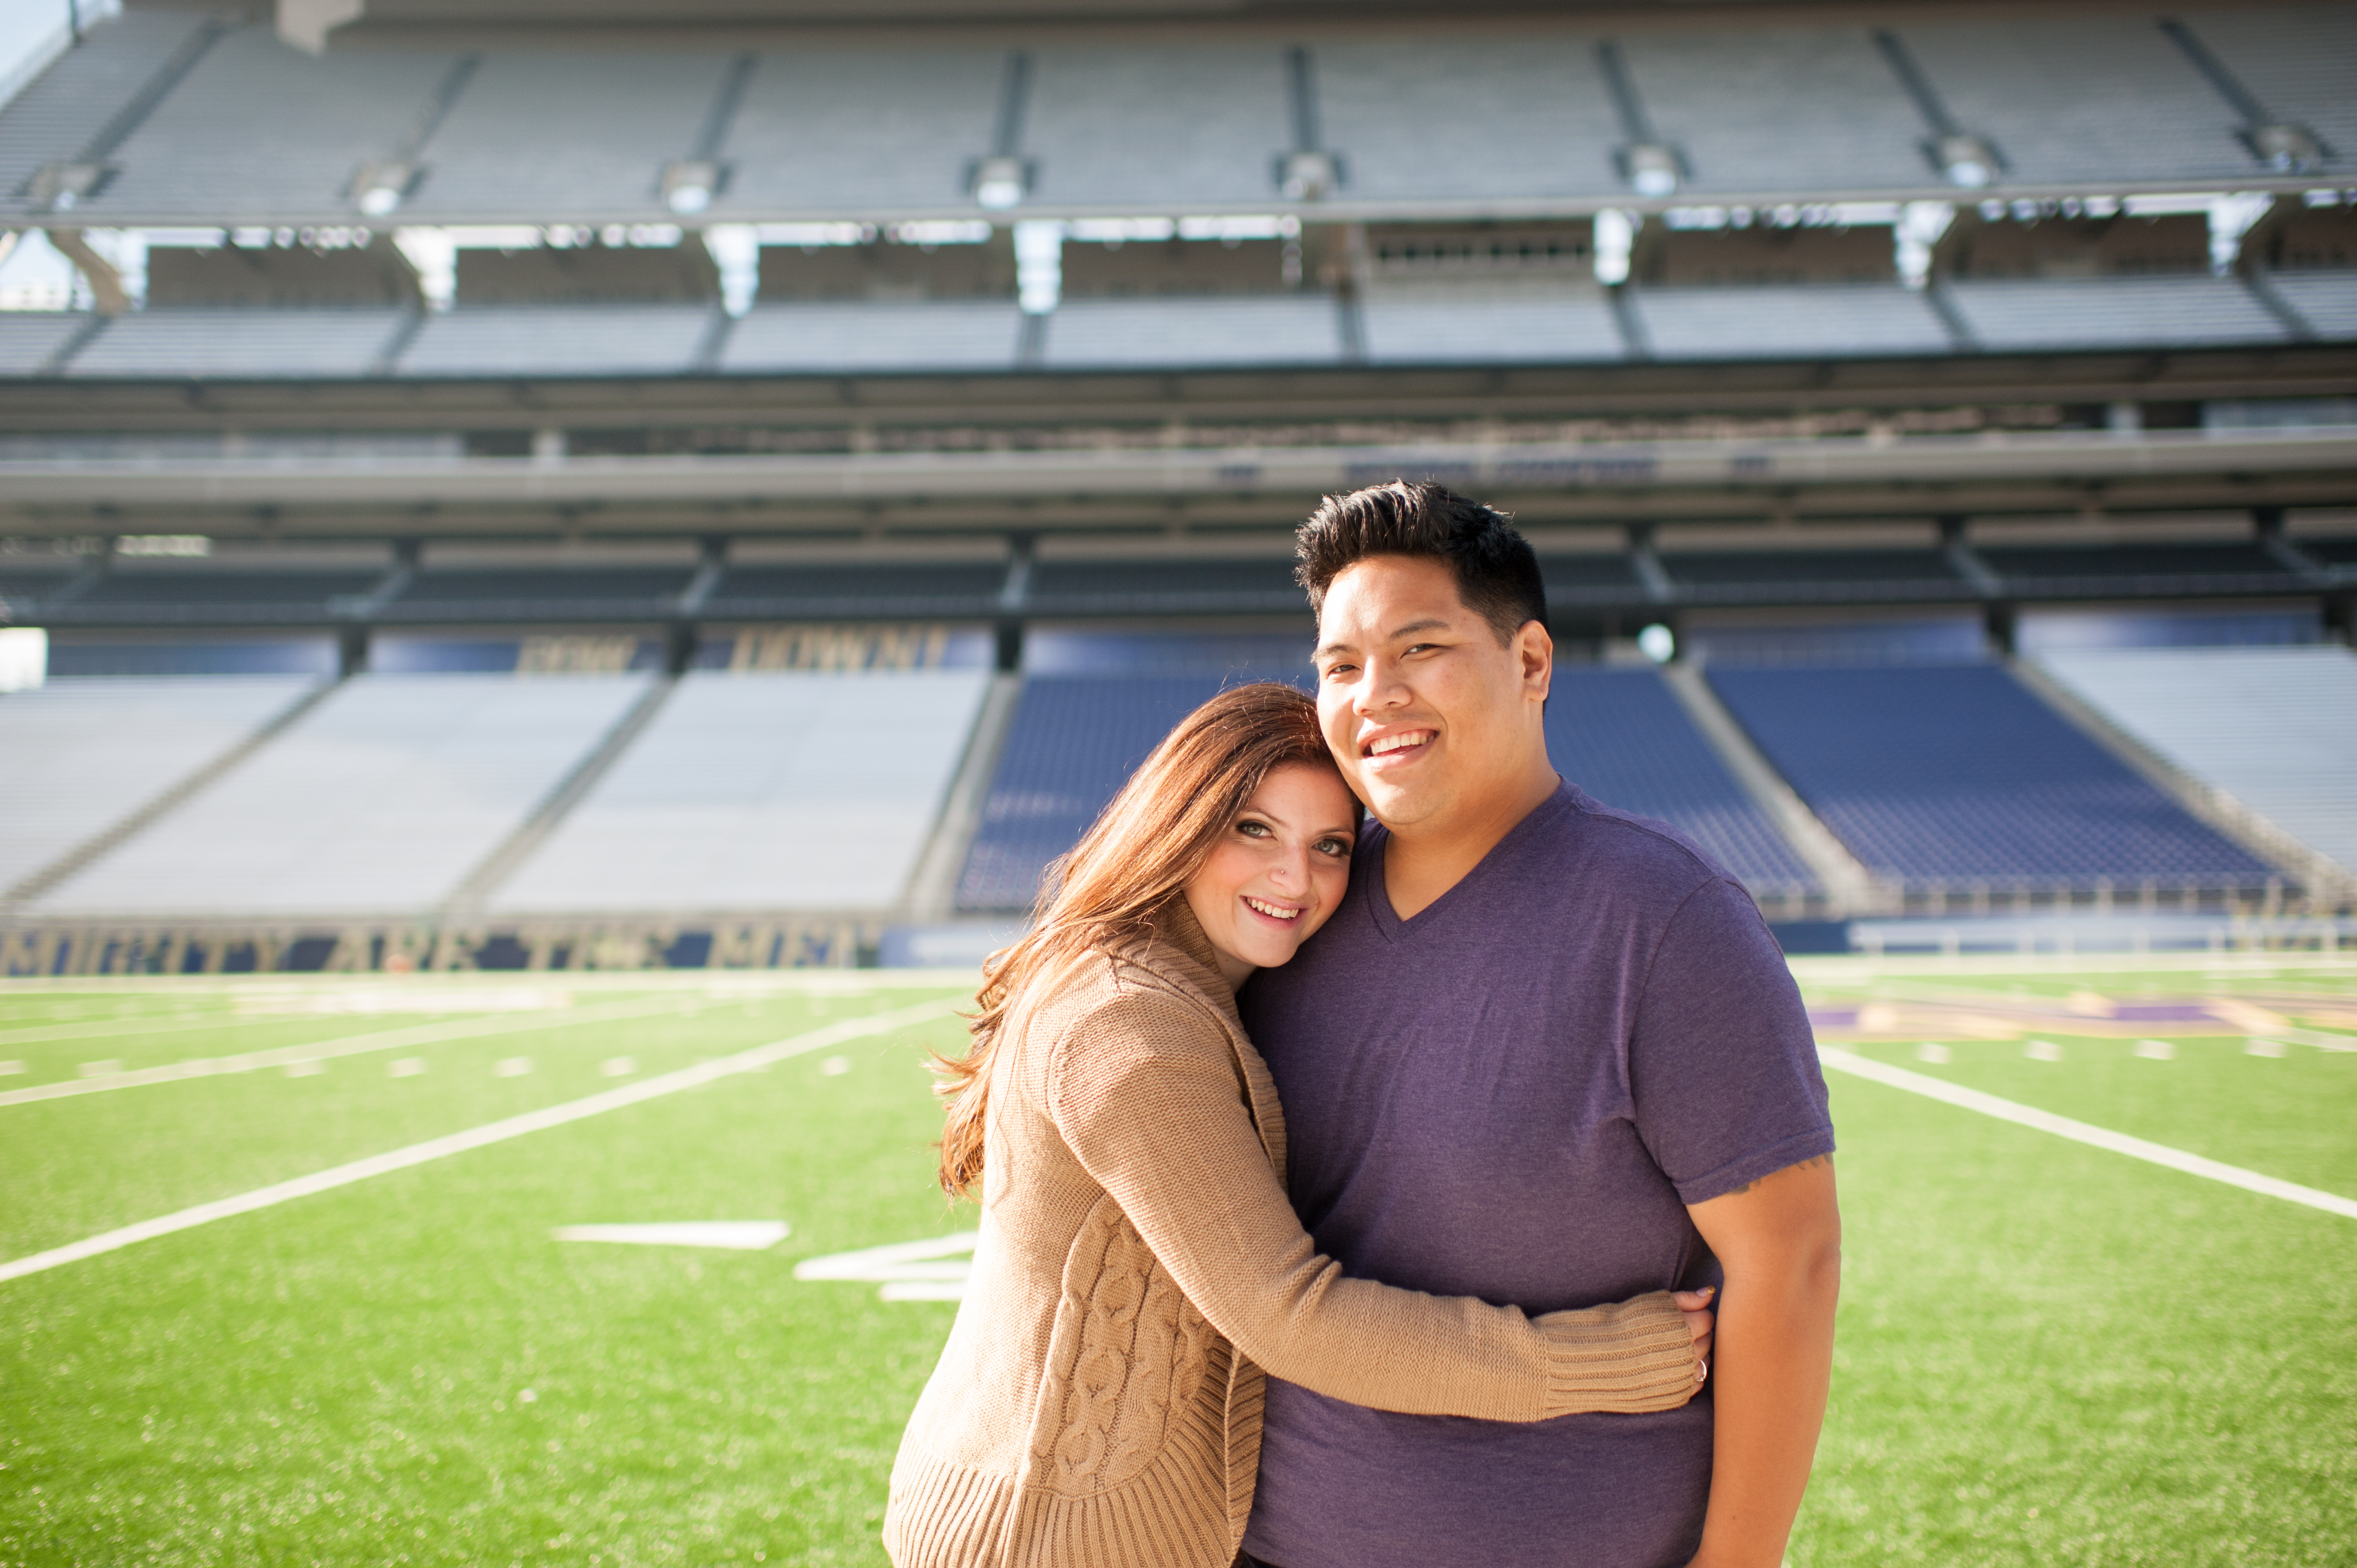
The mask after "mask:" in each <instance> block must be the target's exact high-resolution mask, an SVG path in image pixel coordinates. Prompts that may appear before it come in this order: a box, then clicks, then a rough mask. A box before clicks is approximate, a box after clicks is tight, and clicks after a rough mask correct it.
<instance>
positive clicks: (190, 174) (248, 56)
mask: <svg viewBox="0 0 2357 1568" xmlns="http://www.w3.org/2000/svg"><path fill="white" fill-rule="evenodd" d="M456 58H457V57H456V56H455V55H449V54H444V53H440V52H438V51H433V50H423V51H421V50H415V49H336V50H332V51H330V52H328V53H326V54H319V55H309V54H305V53H304V52H303V51H302V50H300V49H297V48H295V47H294V46H292V45H290V44H285V43H281V42H280V41H279V40H278V38H277V37H276V36H275V35H274V33H273V32H272V30H271V29H270V28H269V27H266V26H261V27H240V28H237V29H235V30H234V31H232V32H231V33H229V34H227V35H225V36H224V37H223V38H221V39H220V40H219V41H218V42H216V43H215V44H214V45H213V47H212V48H210V49H208V50H207V51H205V56H204V58H203V59H200V60H199V61H198V62H197V65H196V68H195V69H194V70H191V71H189V73H188V76H187V77H186V78H185V79H184V80H182V81H181V82H180V83H179V85H178V86H177V87H175V88H174V89H173V90H172V91H171V92H170V93H169V94H168V95H167V97H166V98H165V99H164V101H163V102H160V103H158V104H157V105H156V109H155V112H154V113H151V114H150V115H148V117H147V118H146V120H145V122H143V123H142V124H141V125H140V126H139V128H138V130H137V131H135V133H133V134H132V135H131V137H130V139H129V140H128V141H126V142H124V145H123V147H122V149H121V150H120V151H119V152H118V153H117V154H116V155H115V159H114V161H115V162H116V163H117V164H119V165H120V166H121V168H122V171H123V172H122V173H121V174H120V175H118V176H116V177H115V178H114V179H113V181H112V182H111V183H110V184H109V185H108V187H107V189H106V191H105V193H104V196H103V198H102V199H103V201H104V202H105V203H106V204H108V205H110V206H113V207H118V208H122V209H129V210H132V211H136V212H141V213H156V214H163V215H178V214H185V215H187V216H188V218H190V219H192V220H211V221H214V222H219V221H221V220H222V219H223V218H224V217H231V216H233V217H236V218H239V219H242V220H249V221H253V222H260V223H268V222H270V221H272V220H274V218H276V217H278V215H280V214H288V215H293V216H296V217H301V218H307V219H308V218H316V216H317V214H318V213H320V212H321V211H322V210H323V209H324V210H326V211H328V212H334V211H336V210H338V209H340V208H343V207H344V206H345V205H346V203H347V202H348V201H349V198H348V196H347V195H346V190H347V188H348V187H349V185H350V181H351V178H352V176H353V175H354V173H355V172H357V171H358V170H359V168H360V167H361V165H363V164H365V163H367V162H369V161H370V160H371V159H374V158H382V157H385V156H389V155H390V154H391V153H392V151H393V147H394V146H395V145H397V144H398V143H399V142H400V140H401V138H402V136H403V134H404V132H406V131H407V129H408V128H409V125H410V123H411V122H412V121H414V120H415V119H416V117H417V114H418V112H419V111H420V109H422V108H423V107H424V106H425V102H426V98H427V95H428V94H430V93H431V92H432V91H434V89H435V86H436V83H438V82H439V81H441V80H442V78H443V76H444V74H445V73H446V72H447V71H448V70H449V69H450V66H451V63H452V61H453V60H454V59H456ZM257 197H259V198H261V199H260V200H257V199H256V198H257ZM355 216H357V215H355Z"/></svg>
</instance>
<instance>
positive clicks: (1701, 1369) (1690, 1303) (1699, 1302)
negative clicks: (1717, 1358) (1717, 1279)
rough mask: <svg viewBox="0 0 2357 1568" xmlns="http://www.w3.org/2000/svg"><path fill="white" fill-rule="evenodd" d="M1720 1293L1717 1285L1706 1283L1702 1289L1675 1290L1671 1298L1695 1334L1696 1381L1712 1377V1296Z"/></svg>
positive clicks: (1687, 1328) (1687, 1326)
mask: <svg viewBox="0 0 2357 1568" xmlns="http://www.w3.org/2000/svg"><path fill="white" fill-rule="evenodd" d="M1716 1294H1718V1287H1717V1285H1705V1286H1703V1288H1702V1289H1700V1290H1682V1291H1673V1292H1672V1293H1671V1299H1672V1300H1674V1301H1675V1302H1676V1303H1677V1304H1678V1311H1679V1312H1681V1313H1683V1314H1684V1316H1685V1320H1686V1332H1687V1333H1689V1334H1691V1335H1693V1336H1694V1348H1695V1382H1697V1383H1700V1382H1706V1381H1707V1380H1709V1378H1710V1331H1711V1326H1712V1324H1713V1322H1714V1321H1715V1320H1714V1319H1713V1317H1712V1316H1711V1311H1710V1300H1711V1297H1712V1296H1714V1295H1716Z"/></svg>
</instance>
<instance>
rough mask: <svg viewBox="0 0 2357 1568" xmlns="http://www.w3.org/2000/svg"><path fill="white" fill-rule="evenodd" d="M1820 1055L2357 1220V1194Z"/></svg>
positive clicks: (1977, 1107)
mask: <svg viewBox="0 0 2357 1568" xmlns="http://www.w3.org/2000/svg"><path fill="white" fill-rule="evenodd" d="M1817 1059H1818V1060H1819V1061H1822V1062H1823V1063H1824V1064H1825V1066H1827V1067H1829V1068H1834V1069H1838V1070H1839V1071H1842V1072H1846V1073H1849V1074H1852V1075H1854V1076H1855V1077H1858V1078H1863V1079H1872V1080H1873V1081H1874V1082H1876V1083H1879V1084H1883V1085H1885V1086H1887V1087H1889V1088H1891V1089H1903V1090H1907V1091H1908V1092H1909V1093H1910V1094H1921V1095H1922V1096H1924V1097H1925V1098H1927V1099H1931V1100H1937V1101H1943V1103H1945V1104H1949V1105H1954V1106H1960V1107H1962V1108H1963V1109H1964V1110H1966V1111H1977V1112H1980V1113H1981V1114H1982V1115H1984V1116H1994V1117H1996V1119H1997V1120H1998V1121H2000V1122H2015V1123H2017V1124H2018V1125H2020V1126H2024V1127H2034V1128H2036V1129H2037V1130H2038V1131H2040V1132H2041V1133H2053V1134H2054V1135H2055V1136H2056V1137H2058V1138H2069V1139H2072V1140H2073V1141H2074V1142H2077V1143H2082V1144H2093V1146H2094V1147H2096V1148H2098V1149H2109V1150H2110V1151H2111V1152H2112V1153H2113V1154H2115V1155H2127V1156H2128V1157H2129V1158H2130V1159H2136V1160H2149V1161H2150V1162H2151V1163H2152V1164H2154V1165H2166V1166H2168V1167H2169V1169H2170V1170H2173V1171H2183V1172H2184V1173H2185V1174H2186V1175H2188V1176H2208V1177H2209V1178H2210V1179H2211V1180H2212V1181H2222V1182H2224V1183H2225V1184H2226V1185H2227V1186H2228V1187H2241V1188H2242V1189H2243V1190H2244V1191H2245V1192H2255V1193H2259V1194H2261V1195H2262V1196H2264V1197H2280V1198H2282V1199H2284V1200H2285V1201H2286V1202H2288V1203H2304V1204H2306V1205H2307V1206H2308V1207H2309V1208H2321V1209H2323V1210H2324V1211H2325V1212H2326V1213H2327V1214H2339V1215H2342V1216H2344V1217H2346V1218H2348V1219H2357V1198H2350V1197H2341V1195H2340V1194H2339V1193H2337V1192H2323V1191H2320V1190H2319V1189H2318V1188H2316V1187H2302V1186H2300V1185H2299V1184H2298V1182H2293V1181H2285V1180H2283V1179H2281V1178H2280V1177H2277V1176H2261V1175H2260V1174H2259V1173H2258V1172H2257V1171H2246V1170H2244V1168H2243V1167H2242V1166H2240V1165H2227V1164H2226V1163H2225V1162H2223V1161H2222V1160H2213V1159H2210V1158H2208V1157H2207V1156H2205V1155H2190V1154H2188V1153H2186V1152H2185V1151H2184V1150H2183V1149H2172V1148H2170V1147H2169V1145H2168V1144H2155V1143H2149V1142H2147V1140H2145V1139H2143V1138H2136V1137H2131V1136H2130V1135H2129V1134H2127V1133H2115V1132H2113V1131H2112V1130H2111V1129H2110V1128H2108V1127H2098V1126H2096V1125H2094V1124H2093V1122H2078V1121H2073V1120H2072V1118H2070V1117H2068V1116H2057V1115H2055V1114H2054V1112H2050V1111H2040V1110H2039V1109H2038V1108H2037V1107H2035V1106H2031V1105H2023V1104H2020V1103H2019V1102H2018V1101H2011V1100H2000V1099H1999V1098H1997V1097H1996V1095H1994V1094H1984V1093H1982V1092H1981V1091H1980V1090H1977V1089H1966V1088H1965V1087H1964V1085H1962V1084H1958V1083H1949V1082H1947V1081H1945V1080H1944V1079H1936V1078H1930V1077H1926V1076H1925V1075H1924V1074H1922V1073H1920V1072H1910V1071H1908V1070H1907V1069H1905V1068H1903V1067H1891V1066H1889V1065H1888V1064H1887V1063H1883V1062H1878V1061H1876V1060H1874V1059H1873V1058H1870V1057H1862V1056H1858V1055H1857V1054H1855V1053H1853V1052H1850V1051H1845V1050H1842V1049H1840V1048H1838V1047H1834V1046H1819V1047H1817Z"/></svg>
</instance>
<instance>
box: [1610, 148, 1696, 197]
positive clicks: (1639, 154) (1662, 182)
mask: <svg viewBox="0 0 2357 1568" xmlns="http://www.w3.org/2000/svg"><path fill="white" fill-rule="evenodd" d="M1620 162H1621V166H1622V168H1623V169H1625V170H1626V171H1627V173H1628V177H1629V188H1630V189H1631V190H1633V191H1635V192H1636V193H1637V194H1638V195H1640V196H1670V195H1673V194H1674V193H1675V192H1676V190H1677V188H1678V177H1679V175H1680V173H1681V172H1682V171H1681V166H1680V162H1679V159H1678V155H1677V150H1676V149H1675V148H1674V147H1666V146H1663V145H1662V144H1661V143H1659V142H1640V143H1638V144H1637V145H1634V146H1632V147H1630V148H1629V149H1628V150H1627V151H1625V152H1623V153H1622V154H1621V155H1620Z"/></svg>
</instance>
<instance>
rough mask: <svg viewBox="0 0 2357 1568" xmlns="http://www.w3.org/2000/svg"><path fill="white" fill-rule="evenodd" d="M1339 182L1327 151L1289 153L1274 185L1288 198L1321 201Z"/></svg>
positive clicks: (1336, 171)
mask: <svg viewBox="0 0 2357 1568" xmlns="http://www.w3.org/2000/svg"><path fill="white" fill-rule="evenodd" d="M1341 183H1342V182H1341V178H1340V171H1339V170H1338V169H1336V168H1335V166H1334V157H1333V155H1332V154H1330V153H1319V152H1303V153H1288V154H1286V157H1285V162H1284V164H1283V165H1282V166H1280V167H1279V169H1278V171H1277V181H1276V185H1277V188H1278V189H1279V190H1281V191H1283V192H1284V193H1285V199H1286V200H1287V201H1322V200H1324V199H1326V197H1327V195H1328V194H1329V192H1331V191H1332V190H1333V189H1334V188H1335V187H1336V186H1338V185H1340V184H1341Z"/></svg>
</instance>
